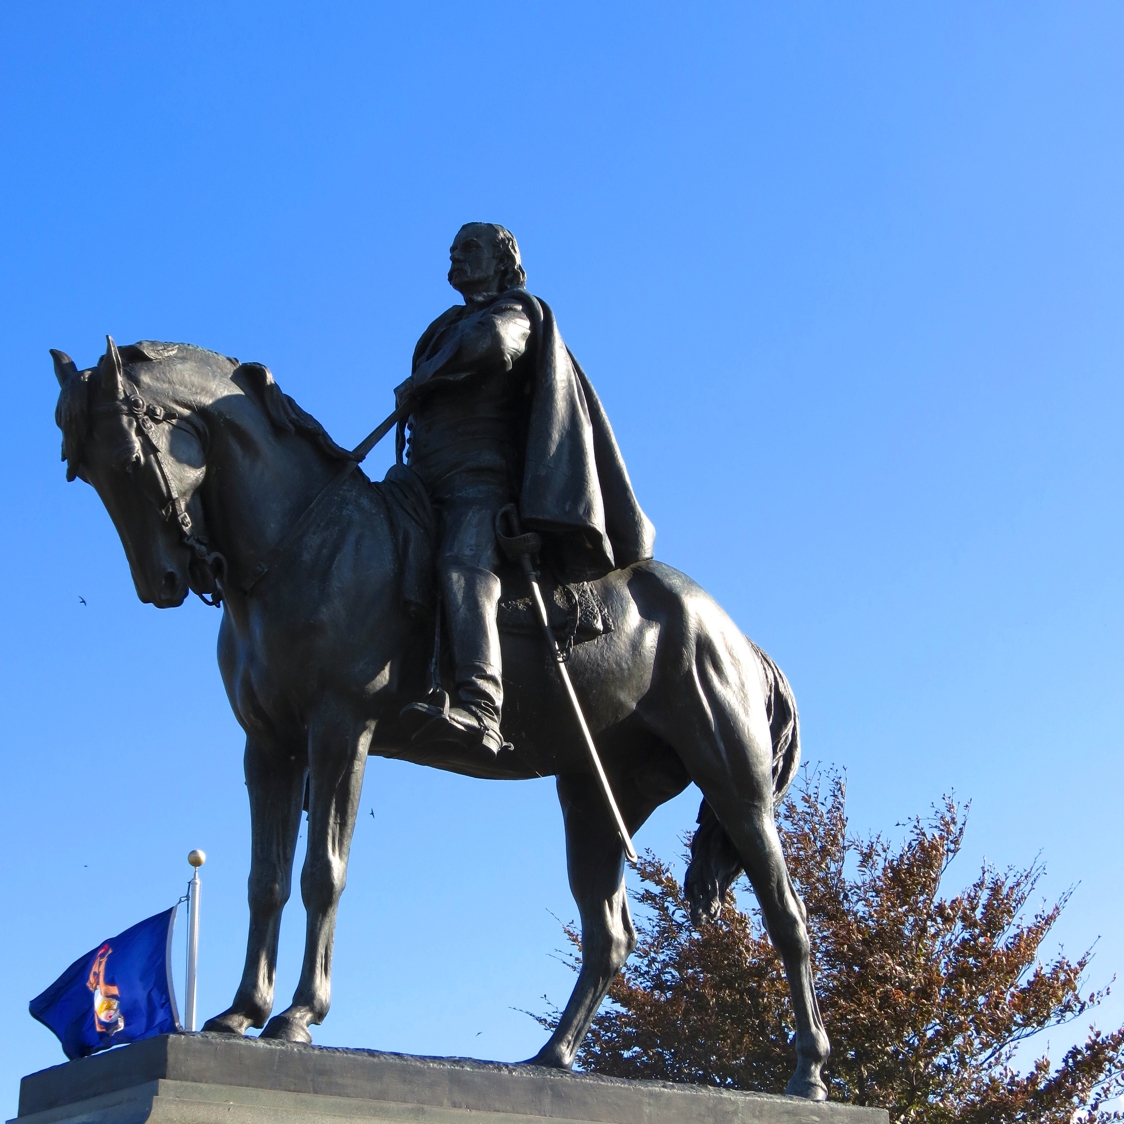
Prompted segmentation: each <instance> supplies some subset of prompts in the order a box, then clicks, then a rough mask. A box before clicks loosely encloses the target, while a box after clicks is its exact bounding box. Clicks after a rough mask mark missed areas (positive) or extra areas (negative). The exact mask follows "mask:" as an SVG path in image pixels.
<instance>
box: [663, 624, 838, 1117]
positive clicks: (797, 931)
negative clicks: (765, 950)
mask: <svg viewBox="0 0 1124 1124" xmlns="http://www.w3.org/2000/svg"><path fill="white" fill-rule="evenodd" d="M699 640H700V645H706V643H707V638H704V637H702V636H700V638H699ZM740 656H741V653H740V652H738V651H733V650H729V649H727V650H726V651H725V652H722V653H721V655H719V654H718V653H717V652H715V651H713V650H711V651H705V650H704V651H696V657H695V666H696V670H697V674H696V675H694V676H690V677H688V676H683V677H681V679H680V683H681V684H682V685H685V684H687V683H688V682H690V683H693V684H694V688H693V690H694V691H695V692H697V694H694V695H693V697H692V696H691V695H687V696H686V697H684V694H683V692H682V689H681V691H680V694H679V696H678V697H677V698H676V700H675V710H674V712H673V713H672V715H671V716H670V717H671V724H674V725H675V726H676V727H677V730H678V734H677V736H676V737H675V739H674V743H673V744H675V745H676V746H677V747H683V748H682V749H681V750H680V754H681V756H682V758H683V761H684V764H686V766H687V768H688V770H689V772H690V773H691V779H692V780H693V781H694V782H695V784H697V785H698V786H699V788H700V789H702V792H703V795H704V796H705V797H706V799H707V802H708V803H709V804H710V806H711V808H712V809H713V810H714V813H715V814H716V815H717V817H718V821H719V823H721V825H722V826H723V827H724V828H725V830H726V833H727V834H728V835H729V837H730V839H731V840H732V841H733V844H734V846H735V847H736V848H737V850H738V853H739V854H740V855H741V858H742V863H743V865H744V866H745V870H746V873H747V874H748V875H749V880H750V882H751V884H752V885H753V889H754V892H755V893H756V895H757V901H758V903H759V904H760V906H761V912H762V915H763V916H764V919H765V927H766V929H768V932H769V937H770V939H771V940H772V942H773V947H774V948H776V950H777V952H779V953H780V956H781V960H782V961H783V963H784V969H785V975H786V976H787V977H788V984H789V991H790V993H791V996H792V1008H793V1015H794V1016H795V1021H796V1042H795V1045H796V1057H797V1066H796V1072H795V1073H794V1074H793V1075H792V1079H791V1080H790V1081H789V1083H788V1087H787V1089H786V1090H785V1091H786V1092H787V1093H789V1094H790V1095H791V1096H797V1097H806V1098H808V1099H810V1100H825V1099H826V1098H827V1087H826V1086H825V1085H824V1083H823V1080H822V1078H821V1077H820V1070H821V1068H822V1066H823V1063H824V1062H825V1061H826V1060H827V1058H828V1056H829V1054H830V1053H831V1046H830V1044H829V1042H828V1038H827V1031H826V1030H825V1029H824V1025H823V1019H822V1018H821V1017H820V1011H819V1005H818V1004H817V1002H816V993H815V987H814V984H813V980H812V964H811V947H810V943H809V940H808V927H807V924H806V920H805V919H806V913H805V910H804V903H803V902H802V901H801V900H800V898H799V896H798V895H797V893H796V890H795V888H794V887H793V885H792V880H791V879H790V878H789V876H788V868H787V866H786V865H785V861H784V852H783V850H782V849H781V841H780V836H779V835H778V834H777V825H776V819H775V813H774V808H773V774H772V756H773V755H772V738H771V736H770V734H769V723H768V720H767V719H766V716H765V705H764V699H763V697H762V695H761V691H760V688H759V687H757V688H756V690H755V685H756V684H757V683H759V679H758V677H757V676H755V675H751V674H746V672H748V671H749V668H748V667H747V665H746V664H745V663H743V662H742V661H741V659H739V657H740Z"/></svg>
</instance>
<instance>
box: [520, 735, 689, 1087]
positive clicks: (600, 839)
mask: <svg viewBox="0 0 1124 1124" xmlns="http://www.w3.org/2000/svg"><path fill="white" fill-rule="evenodd" d="M667 758H668V761H667V766H668V767H667V769H666V770H664V771H663V773H661V774H660V775H653V774H652V773H651V772H649V773H648V775H647V776H646V777H645V778H644V780H645V783H644V785H643V786H642V787H641V786H640V785H636V784H634V783H631V781H630V780H629V778H628V777H625V776H622V775H621V774H620V773H617V774H615V775H614V776H612V777H611V778H610V781H611V784H612V788H613V792H614V794H615V796H616V799H617V803H618V805H619V806H620V810H621V815H622V817H623V818H624V821H625V824H626V826H627V827H628V830H629V833H630V834H631V833H633V832H635V831H636V830H637V829H638V828H639V827H640V825H641V824H643V823H644V821H645V820H646V819H647V818H648V816H649V815H651V813H652V810H653V809H654V808H656V807H658V806H659V805H660V804H662V803H663V802H664V801H665V800H669V799H670V798H671V797H672V796H675V795H676V794H677V793H679V792H681V791H682V790H683V789H684V788H685V787H686V786H687V784H688V783H689V778H688V777H687V775H686V772H685V771H684V770H683V768H682V766H681V765H680V763H679V761H678V760H677V759H675V758H674V757H673V756H672V755H671V754H670V752H669V753H668V754H667ZM650 769H651V765H650V764H649V770H650ZM664 774H666V775H664ZM558 799H559V802H560V803H561V805H562V816H563V819H564V821H565V825H566V864H567V870H568V873H569V876H570V890H571V892H572V893H573V895H574V901H575V902H576V903H577V907H578V912H579V914H580V916H581V926H582V961H581V971H580V972H579V973H578V980H577V983H576V984H575V985H574V990H573V993H572V994H571V995H570V999H569V1002H568V1003H567V1004H566V1009H565V1010H564V1011H563V1012H562V1016H561V1018H560V1019H559V1022H558V1026H557V1027H556V1028H555V1031H554V1033H553V1034H552V1035H551V1036H550V1040H549V1041H548V1042H547V1043H546V1045H545V1046H543V1048H542V1049H541V1050H540V1051H539V1052H538V1053H537V1054H536V1055H535V1056H534V1057H533V1058H531V1059H530V1064H532V1065H548V1066H554V1067H556V1068H560V1069H569V1068H570V1067H571V1066H572V1065H573V1064H574V1056H575V1054H576V1053H577V1050H578V1047H579V1046H580V1045H581V1042H582V1039H583V1038H585V1036H586V1033H587V1032H588V1030H589V1027H590V1024H591V1023H592V1022H593V1017H594V1016H595V1015H596V1014H597V1008H598V1007H600V1006H601V1002H602V1000H603V999H604V998H605V995H606V993H607V992H608V990H609V984H610V983H611V982H612V979H613V977H614V976H615V975H616V974H617V972H619V971H620V969H621V967H622V965H623V964H624V962H625V961H626V960H627V959H628V956H629V953H631V952H632V950H633V949H634V948H635V947H636V931H635V930H634V929H633V927H632V918H631V917H630V916H629V912H628V895H627V891H626V890H625V881H624V845H623V844H622V843H621V840H620V837H619V836H618V835H617V831H616V827H615V825H614V823H613V818H612V815H611V814H610V812H609V810H608V808H607V807H606V806H605V798H604V796H603V795H602V794H601V789H600V787H599V786H598V784H597V782H596V781H595V780H594V779H593V777H592V776H590V775H588V774H582V775H570V776H560V777H559V778H558Z"/></svg>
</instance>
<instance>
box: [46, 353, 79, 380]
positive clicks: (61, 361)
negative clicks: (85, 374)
mask: <svg viewBox="0 0 1124 1124" xmlns="http://www.w3.org/2000/svg"><path fill="white" fill-rule="evenodd" d="M51 358H52V359H53V360H54V361H55V378H56V379H58V380H59V386H66V384H67V382H68V381H69V380H70V379H72V378H74V376H75V375H76V374H78V368H77V367H76V366H75V365H74V360H73V359H71V358H70V356H69V355H67V353H66V352H65V351H56V350H55V349H54V348H53V347H52V348H51Z"/></svg>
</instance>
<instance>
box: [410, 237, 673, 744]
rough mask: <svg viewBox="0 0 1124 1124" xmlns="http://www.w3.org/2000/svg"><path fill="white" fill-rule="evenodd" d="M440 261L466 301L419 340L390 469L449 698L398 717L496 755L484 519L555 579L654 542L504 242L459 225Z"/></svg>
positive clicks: (434, 735)
mask: <svg viewBox="0 0 1124 1124" xmlns="http://www.w3.org/2000/svg"><path fill="white" fill-rule="evenodd" d="M449 257H450V260H451V263H452V264H451V266H450V269H449V284H450V285H452V286H453V288H454V289H456V290H457V291H458V292H459V293H460V294H461V295H462V296H463V297H464V304H463V305H456V306H454V307H453V308H450V309H449V310H448V311H447V312H445V313H443V314H442V315H441V316H439V317H438V318H437V319H436V320H435V321H434V322H433V323H432V324H430V326H429V327H428V328H427V329H426V330H425V332H424V334H423V335H422V337H421V339H420V340H419V341H418V345H417V347H416V348H415V350H414V359H413V370H412V373H411V375H410V377H409V378H408V379H407V380H406V381H405V382H404V383H402V384H401V385H400V386H399V387H398V388H397V389H396V391H395V395H396V399H397V403H398V406H399V408H400V409H401V410H402V411H404V412H405V414H406V416H404V417H403V420H402V422H400V424H399V434H398V452H399V459H402V458H403V457H404V458H405V460H406V462H407V463H408V464H409V466H410V467H411V468H412V469H413V470H414V471H415V472H416V473H417V474H418V475H419V476H420V477H421V479H422V480H423V481H424V483H425V485H426V488H427V490H428V491H429V494H430V497H431V499H432V501H433V503H434V506H435V507H436V509H437V512H438V515H439V519H440V524H441V530H440V545H439V548H438V552H437V579H438V584H439V594H440V599H441V604H442V609H443V614H444V617H445V621H446V636H447V637H448V641H449V644H450V647H451V649H452V657H453V659H452V662H453V669H454V671H453V678H454V683H455V688H456V695H457V697H456V703H455V705H454V706H452V707H450V708H448V709H445V708H440V707H435V706H432V705H430V704H426V703H414V704H412V705H411V706H410V707H408V708H407V711H406V712H405V713H406V716H408V717H411V718H412V720H413V722H414V723H415V724H416V725H417V726H418V732H417V734H416V735H415V736H416V737H417V738H418V739H419V740H422V741H428V740H452V741H456V742H460V743H462V744H465V745H474V746H484V747H486V748H488V749H490V750H492V751H493V752H495V753H498V752H499V751H500V749H501V747H502V746H503V744H504V741H503V737H502V735H501V734H500V711H501V708H502V706H503V685H502V681H501V674H500V672H501V667H500V639H499V632H498V630H497V626H496V607H497V605H498V603H499V598H500V580H499V577H498V576H497V571H498V569H499V566H500V555H499V550H498V546H497V540H496V532H495V521H496V515H497V513H498V512H499V511H500V510H501V509H502V508H504V507H505V506H506V505H508V504H511V503H514V504H516V505H517V508H518V511H519V515H520V517H521V520H522V523H523V525H524V526H525V527H526V528H528V529H530V530H533V531H536V532H538V533H539V534H540V535H541V536H542V539H543V553H544V556H545V561H546V563H547V564H548V565H549V566H550V568H551V569H552V570H554V572H555V573H556V574H557V575H558V576H559V577H561V578H563V579H564V580H590V579H595V578H600V577H603V576H604V575H605V574H607V573H609V572H610V571H611V570H613V569H616V568H618V567H622V566H628V565H631V564H632V563H633V562H638V561H640V560H642V559H646V558H651V557H652V544H653V540H654V538H655V532H654V530H653V528H652V525H651V523H650V522H649V521H648V519H647V518H646V516H645V515H644V513H643V511H641V509H640V505H639V504H638V503H637V502H636V497H635V496H634V495H633V492H632V485H631V484H630V482H629V479H628V472H627V471H626V469H625V466H624V461H623V460H622V458H621V455H620V451H619V449H618V448H617V443H616V440H615V439H614V437H613V431H612V429H611V428H610V426H609V422H608V419H607V418H606V417H605V413H604V411H603V410H602V408H601V403H600V402H599V400H598V398H597V395H596V393H595V392H594V390H593V387H592V386H591V385H590V383H589V380H588V379H587V378H586V376H585V373H584V372H583V371H582V369H581V367H580V366H579V365H578V363H577V361H576V360H575V359H574V357H573V356H572V355H571V354H570V352H569V350H568V349H567V348H566V346H565V344H564V343H563V342H562V337H561V336H560V335H559V333H558V328H557V326H556V324H555V322H554V316H553V314H552V313H551V311H550V309H549V307H548V306H547V305H546V304H545V303H543V302H542V301H541V300H538V299H537V298H535V297H533V296H532V295H531V294H530V293H529V292H527V290H526V289H525V288H524V285H525V283H526V274H525V273H524V271H523V266H522V264H521V262H520V257H519V247H518V245H517V244H516V241H515V238H514V237H513V236H512V235H511V233H510V231H508V230H506V229H505V228H504V227H502V226H497V225H495V224H494V223H479V222H474V223H467V224H466V225H465V226H462V227H461V229H460V230H459V231H458V233H457V236H456V238H455V239H454V241H453V245H452V247H451V249H450V251H449ZM407 419H408V420H407Z"/></svg>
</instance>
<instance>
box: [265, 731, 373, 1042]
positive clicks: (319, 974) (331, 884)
mask: <svg viewBox="0 0 1124 1124" xmlns="http://www.w3.org/2000/svg"><path fill="white" fill-rule="evenodd" d="M372 732H373V729H372V727H370V726H369V725H368V724H367V723H365V722H362V721H359V720H356V719H354V718H352V717H351V716H350V715H346V714H342V713H339V712H336V713H332V714H330V715H326V716H324V717H323V718H320V719H319V720H318V721H316V722H315V723H314V724H313V726H312V728H311V729H310V731H309V739H308V775H309V803H308V850H307V853H306V855H305V860H304V869H303V870H302V871H301V896H302V897H303V898H304V907H305V910H306V912H307V915H308V917H307V929H306V931H305V944H304V964H303V966H302V967H301V978H300V982H299V983H298V984H297V990H296V992H295V993H294V995H293V1003H292V1006H291V1007H289V1008H288V1010H286V1011H282V1012H281V1014H279V1015H274V1017H273V1018H272V1019H270V1020H269V1025H268V1026H267V1027H266V1028H265V1030H264V1031H262V1037H263V1038H281V1039H285V1040H286V1041H289V1042H311V1041H312V1036H311V1035H310V1034H309V1033H308V1028H309V1026H310V1025H311V1024H313V1023H321V1022H323V1021H324V1016H325V1015H327V1013H328V1007H329V1006H330V1005H331V1001H332V943H333V940H334V939H335V931H336V911H337V908H338V906H339V900H340V895H341V894H342V893H343V888H344V885H345V884H346V882H347V856H348V852H349V851H350V850H351V835H352V832H353V831H354V830H355V817H356V814H357V813H358V810H359V798H360V796H361V794H362V788H363V769H364V767H365V765H366V763H367V749H368V747H369V746H370V744H371V734H372Z"/></svg>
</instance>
